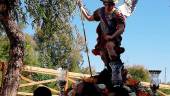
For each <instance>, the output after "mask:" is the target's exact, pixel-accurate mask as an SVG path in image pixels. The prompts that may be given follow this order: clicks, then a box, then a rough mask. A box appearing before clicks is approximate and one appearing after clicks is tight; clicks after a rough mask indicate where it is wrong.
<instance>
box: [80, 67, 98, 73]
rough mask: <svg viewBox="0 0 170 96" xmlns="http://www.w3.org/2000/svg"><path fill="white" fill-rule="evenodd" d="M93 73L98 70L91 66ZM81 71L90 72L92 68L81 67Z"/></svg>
mask: <svg viewBox="0 0 170 96" xmlns="http://www.w3.org/2000/svg"><path fill="white" fill-rule="evenodd" d="M91 71H92V74H95V73H96V70H95V69H94V68H93V67H92V68H91ZM81 73H83V74H90V68H89V67H83V68H81Z"/></svg>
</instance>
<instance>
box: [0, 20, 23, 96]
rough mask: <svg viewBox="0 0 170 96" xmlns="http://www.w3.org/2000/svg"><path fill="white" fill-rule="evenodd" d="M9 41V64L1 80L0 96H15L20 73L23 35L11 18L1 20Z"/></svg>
mask: <svg viewBox="0 0 170 96" xmlns="http://www.w3.org/2000/svg"><path fill="white" fill-rule="evenodd" d="M1 22H2V24H3V26H4V29H5V32H6V34H7V36H8V38H9V40H10V51H9V55H10V58H9V62H8V66H7V71H6V74H5V77H4V78H3V80H2V83H3V84H2V88H1V94H0V96H16V94H17V90H18V87H19V83H20V71H21V67H22V65H23V56H24V35H23V33H22V32H21V30H20V29H19V27H18V26H17V24H16V22H15V21H14V20H13V19H12V18H8V19H2V20H1Z"/></svg>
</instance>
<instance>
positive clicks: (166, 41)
mask: <svg viewBox="0 0 170 96" xmlns="http://www.w3.org/2000/svg"><path fill="white" fill-rule="evenodd" d="M83 2H84V4H85V5H86V8H87V9H88V10H89V11H90V14H92V13H93V11H94V10H95V9H96V8H98V7H101V6H103V5H102V2H101V1H100V0H83ZM169 22H170V0H139V1H138V4H137V7H136V9H135V11H134V13H133V15H132V16H130V17H128V18H127V20H126V29H125V32H124V34H123V40H122V46H123V47H124V48H125V50H126V51H125V52H124V53H123V54H122V56H121V58H122V61H123V62H124V63H125V66H126V65H137V64H139V65H143V66H144V67H145V68H147V69H158V70H162V72H161V74H160V78H161V81H162V82H164V81H165V80H164V79H165V67H166V69H167V70H166V73H167V74H166V76H167V78H166V81H169V82H170V75H169V73H170V37H169V36H170V23H169ZM73 23H74V24H76V25H77V27H78V29H79V30H80V33H82V34H83V30H82V25H81V21H80V16H79V14H77V15H76V16H75V18H74V19H73ZM84 23H85V30H86V35H87V43H88V47H89V50H90V61H91V65H92V67H94V68H95V69H96V70H97V71H101V70H103V67H104V66H103V62H102V61H101V59H100V57H99V56H94V55H93V54H92V53H91V50H92V49H93V48H94V46H95V44H96V37H97V34H96V32H95V30H96V26H97V24H98V22H95V21H94V22H88V21H84ZM30 28H31V26H30V25H29V27H28V28H27V29H25V30H24V31H25V32H28V33H30V34H33V32H32V30H30ZM83 57H84V61H85V62H84V64H83V66H88V62H87V56H86V54H85V53H84V54H83Z"/></svg>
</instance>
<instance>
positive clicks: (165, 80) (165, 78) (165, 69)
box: [165, 67, 166, 83]
mask: <svg viewBox="0 0 170 96" xmlns="http://www.w3.org/2000/svg"><path fill="white" fill-rule="evenodd" d="M165 83H166V67H165Z"/></svg>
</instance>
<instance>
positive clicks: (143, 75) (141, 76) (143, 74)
mask: <svg viewBox="0 0 170 96" xmlns="http://www.w3.org/2000/svg"><path fill="white" fill-rule="evenodd" d="M127 69H128V72H129V73H130V74H131V75H132V77H133V78H134V79H136V80H139V81H146V82H148V81H149V72H148V70H147V69H145V68H144V67H143V66H141V65H134V66H131V67H130V66H129V67H128V68H127Z"/></svg>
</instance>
